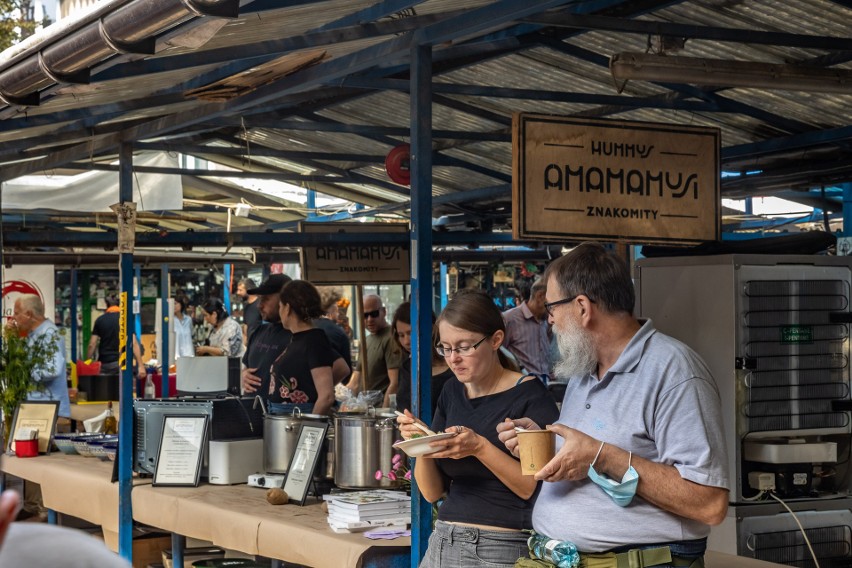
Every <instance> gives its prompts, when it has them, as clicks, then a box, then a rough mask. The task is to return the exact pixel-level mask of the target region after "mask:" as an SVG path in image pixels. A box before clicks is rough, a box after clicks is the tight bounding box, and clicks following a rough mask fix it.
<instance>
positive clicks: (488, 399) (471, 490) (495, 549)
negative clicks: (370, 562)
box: [398, 290, 559, 568]
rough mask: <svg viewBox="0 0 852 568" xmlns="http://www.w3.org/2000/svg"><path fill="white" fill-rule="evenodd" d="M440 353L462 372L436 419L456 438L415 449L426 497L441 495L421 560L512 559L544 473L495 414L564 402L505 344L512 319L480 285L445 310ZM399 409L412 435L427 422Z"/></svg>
mask: <svg viewBox="0 0 852 568" xmlns="http://www.w3.org/2000/svg"><path fill="white" fill-rule="evenodd" d="M437 324H438V332H439V335H440V342H439V343H438V345H437V351H438V353H439V354H440V355H441V356H443V357H444V359H445V360H446V362H447V365H449V367H450V370H452V371H453V373H454V374H455V376H456V378H457V379H458V380H457V381H453V380H451V381H449V382H447V384H446V385H445V386H444V389H443V391H442V392H441V396H440V398H439V400H438V407H437V409H436V411H435V417H434V420H433V421H432V429H433V430H435V431H436V432H438V431H444V432H451V433H454V434H455V436H453V437H452V438H448V439H444V440H440V441H437V442H432V443H431V444H430V445H431V446H432V447H433V448H435V449H436V450H437V451H435V452H434V453H431V454H429V455H426V456H422V457H420V458H417V460H416V463H415V465H414V477H415V479H416V480H417V486H418V487H419V488H420V492H421V493H422V495H423V497H424V498H425V499H426V500H427V501H429V502H431V503H434V502H436V501H438V500H439V499H443V500H444V501H443V503H442V504H441V507H440V508H439V509H438V521H437V523H436V524H435V530H434V531H433V533H432V536H431V537H430V539H429V548H428V550H427V551H426V556H425V557H424V558H423V561H422V562H421V564H420V568H450V567H453V568H455V567H457V566H489V567H500V566H505V567H507V568H510V567H511V566H513V565H514V563H515V561H516V560H517V559H518V558H521V557H526V556H527V555H528V549H527V544H526V542H527V538H528V537H529V534H528V533H524V532H522V531H523V530H524V529H531V528H532V521H531V516H532V507H533V502H534V500H535V496H536V494H537V493H538V483H537V482H536V481H535V480H534V479H533V477H532V476H524V475H522V474H521V467H520V464H519V463H518V461H517V460H516V459H515V458H514V457H512V456H511V454H509V452H508V450H506V448H505V446H504V445H503V443H502V442H500V440H499V438H498V437H497V424H499V423H500V422H503V421H505V420H507V419H510V420H511V419H513V418H515V417H521V416H527V415H528V414H529V413H532V414H535V415H536V416H538V419H539V420H541V422H537V423H538V424H551V423H553V422H554V421H555V420H556V419H557V418H558V417H559V412H558V410H557V408H556V403H555V401H554V400H553V398H552V397H551V396H550V394H549V393H548V392H547V389H546V388H545V387H544V385H543V384H542V382H541V381H540V380H538V378H537V377H535V376H534V375H522V374H521V373H519V372H518V371H517V370H516V368H513V366H510V363H509V362H508V359H507V358H506V357H505V355H503V353H502V352H501V351H500V345H501V344H502V343H503V339H504V337H505V333H506V328H505V324H504V323H503V317H502V315H501V314H500V310H499V309H498V308H497V306H496V305H495V304H494V302H493V301H492V300H491V298H489V297H488V296H487V295H485V294H484V293H482V292H478V291H472V290H464V291H461V292H459V293H458V294H457V295H456V296H455V297H454V298H453V299H452V300H451V301H450V302H449V303H448V304H447V307H446V308H444V311H443V312H442V313H441V315H440V317H439V318H438V322H437ZM405 414H406V415H405V416H404V417H403V416H401V417H399V418H398V422H399V424H400V431H401V433H402V436H403V437H404V438H405V439H410V438H412V437H415V436H416V435H418V434H419V433H420V430H419V429H418V428H417V427H416V426H415V425H414V422H415V419H414V417H413V416H412V415H411V413H410V412H406V413H405Z"/></svg>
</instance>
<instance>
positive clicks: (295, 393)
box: [269, 329, 338, 403]
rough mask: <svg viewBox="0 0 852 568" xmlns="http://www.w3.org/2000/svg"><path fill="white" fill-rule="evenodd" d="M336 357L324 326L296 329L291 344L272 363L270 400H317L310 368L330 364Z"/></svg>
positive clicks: (293, 401) (294, 401)
mask: <svg viewBox="0 0 852 568" xmlns="http://www.w3.org/2000/svg"><path fill="white" fill-rule="evenodd" d="M337 357H338V355H337V353H335V351H334V350H333V349H332V347H331V344H330V343H329V342H328V338H327V337H326V335H325V332H324V331H323V330H321V329H308V330H305V331H300V332H299V333H294V334H293V339H292V340H290V344H289V345H288V346H287V348H286V349H285V350H284V352H283V353H281V355H279V356H278V358H277V359H275V361H274V362H273V363H272V371H271V372H270V381H269V402H292V403H309V402H316V401H317V388H316V386H315V385H314V378H313V375H311V369H316V368H317V367H331V365H332V364H333V363H334V360H335V359H337Z"/></svg>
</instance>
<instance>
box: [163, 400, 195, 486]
mask: <svg viewBox="0 0 852 568" xmlns="http://www.w3.org/2000/svg"><path fill="white" fill-rule="evenodd" d="M206 438H207V416H206V415H204V416H199V415H197V414H195V415H168V416H166V417H165V419H164V420H163V433H162V435H161V436H160V453H159V456H158V457H157V467H156V469H155V470H154V483H153V484H154V485H169V486H182V487H197V486H198V481H199V479H200V477H201V460H202V459H203V457H204V443H205V441H206Z"/></svg>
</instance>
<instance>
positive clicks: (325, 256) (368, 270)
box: [301, 223, 411, 286]
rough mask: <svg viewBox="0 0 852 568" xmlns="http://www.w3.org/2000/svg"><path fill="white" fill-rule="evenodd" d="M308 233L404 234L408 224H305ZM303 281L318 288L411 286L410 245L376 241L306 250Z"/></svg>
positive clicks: (303, 227) (304, 248)
mask: <svg viewBox="0 0 852 568" xmlns="http://www.w3.org/2000/svg"><path fill="white" fill-rule="evenodd" d="M301 229H302V231H303V232H305V233H339V234H340V235H344V234H346V233H404V234H408V232H409V231H408V225H406V224H401V223H399V224H390V223H333V224H332V223H303V224H302V227H301ZM301 256H302V258H301V260H302V278H304V279H305V280H308V281H310V282H312V283H313V284H315V285H317V286H322V285H329V284H370V283H379V282H380V283H383V284H391V283H397V282H399V283H406V284H407V283H408V282H409V281H410V279H411V268H410V267H411V260H410V255H409V248H408V246H407V245H406V246H403V245H400V244H394V243H388V242H384V243H383V242H382V241H381V239H376V242H374V243H369V244H363V243H361V244H355V243H353V244H347V243H346V242H345V241H344V240H343V239H341V240H340V242H338V243H331V244H328V245H321V246H305V247H302V255H301Z"/></svg>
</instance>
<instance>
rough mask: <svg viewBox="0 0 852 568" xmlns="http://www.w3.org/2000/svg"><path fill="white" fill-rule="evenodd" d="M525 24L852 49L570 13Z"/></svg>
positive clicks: (810, 38)
mask: <svg viewBox="0 0 852 568" xmlns="http://www.w3.org/2000/svg"><path fill="white" fill-rule="evenodd" d="M524 21H525V22H529V23H535V24H541V25H544V26H558V27H569V28H579V29H584V30H605V31H613V32H620V33H636V34H642V35H660V36H672V37H684V38H686V39H687V40H689V39H706V40H712V41H719V42H736V43H753V44H762V45H781V46H784V47H801V48H813V49H824V50H837V49H840V50H849V49H852V38H849V37H836V36H814V35H802V34H791V33H782V32H766V31H759V30H750V29H736V28H720V27H714V26H695V25H690V24H678V23H672V22H660V21H652V20H631V19H625V18H611V17H608V16H587V15H579V14H572V13H570V12H549V13H546V14H536V15H534V16H530V17H527V18H524Z"/></svg>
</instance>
